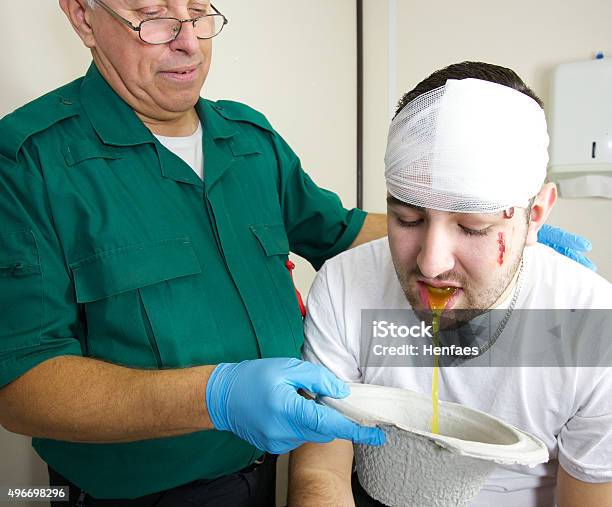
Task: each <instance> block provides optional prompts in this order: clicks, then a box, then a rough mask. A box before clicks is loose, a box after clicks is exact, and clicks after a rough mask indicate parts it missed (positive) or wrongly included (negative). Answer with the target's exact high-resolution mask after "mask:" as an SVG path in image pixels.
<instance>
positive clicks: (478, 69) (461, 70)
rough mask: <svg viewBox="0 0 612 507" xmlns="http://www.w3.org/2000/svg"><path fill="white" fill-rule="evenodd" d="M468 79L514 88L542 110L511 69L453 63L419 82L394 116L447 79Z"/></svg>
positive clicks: (401, 101)
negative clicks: (533, 101)
mask: <svg viewBox="0 0 612 507" xmlns="http://www.w3.org/2000/svg"><path fill="white" fill-rule="evenodd" d="M468 78H474V79H482V80H483V81H491V82H492V83H497V84H500V85H503V86H507V87H508V88H514V89H515V90H517V91H519V92H521V93H524V94H525V95H527V96H528V97H531V98H532V99H533V100H535V101H536V102H537V103H538V104H539V106H540V107H542V108H543V105H542V101H541V100H540V98H539V97H538V96H537V95H536V94H535V93H534V92H533V90H531V88H529V87H528V86H527V85H526V84H525V83H524V82H523V80H522V79H521V78H520V77H519V76H518V74H517V73H516V72H514V71H513V70H512V69H507V68H506V67H500V66H499V65H493V64H490V63H483V62H462V63H454V64H453V65H449V66H448V67H445V68H443V69H440V70H437V71H435V72H434V73H433V74H432V75H431V76H429V77H427V78H425V79H424V80H423V81H421V82H420V83H419V84H418V85H416V86H415V87H414V88H413V89H412V90H410V91H409V92H408V93H406V94H405V95H404V96H403V97H402V98H401V100H400V101H399V104H398V105H397V111H396V112H395V114H396V115H397V114H398V113H399V112H400V111H401V110H402V109H404V107H406V105H407V104H408V103H409V102H410V101H412V100H414V99H416V98H417V97H418V96H419V95H423V94H424V93H427V92H430V91H431V90H435V89H436V88H440V87H441V86H444V85H445V84H446V81H447V80H448V79H468Z"/></svg>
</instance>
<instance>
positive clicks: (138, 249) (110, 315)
mask: <svg viewBox="0 0 612 507" xmlns="http://www.w3.org/2000/svg"><path fill="white" fill-rule="evenodd" d="M70 267H71V269H72V273H73V276H74V285H75V292H76V299H77V303H79V304H81V305H83V308H84V312H85V318H86V322H87V353H88V355H90V356H92V357H97V358H100V359H104V360H108V361H111V362H113V363H116V364H124V365H126V366H132V367H142V368H162V367H169V366H177V364H175V363H177V362H179V363H180V362H181V361H182V360H187V361H188V360H189V359H190V358H189V352H190V351H189V350H188V349H187V348H186V347H185V346H183V350H184V354H185V357H186V358H187V359H185V358H176V357H172V349H173V348H175V349H180V348H181V347H180V346H179V345H180V344H178V345H177V344H176V341H180V335H181V333H180V331H181V330H180V329H175V328H176V327H177V325H178V324H180V322H177V320H178V321H182V320H183V319H181V318H180V317H181V313H180V312H183V311H184V312H185V315H186V316H187V317H188V315H189V311H190V310H189V309H190V308H191V307H192V306H193V304H194V299H195V296H194V295H195V294H197V293H198V290H197V288H198V285H197V284H198V283H199V280H198V278H199V277H197V276H192V275H198V274H200V273H201V272H202V270H201V267H200V264H199V262H198V259H197V257H196V254H195V251H194V249H193V245H192V243H191V240H190V239H188V238H177V239H169V240H162V241H155V242H148V243H142V244H137V245H130V246H127V247H123V248H118V249H115V250H109V251H103V252H99V253H97V254H95V255H93V256H91V257H87V258H85V259H82V260H79V261H77V262H74V263H72V264H71V265H70ZM177 312H178V313H177ZM196 313H197V312H195V311H194V315H195V314H196ZM177 316H178V317H179V318H178V319H177ZM185 320H187V321H188V322H187V323H185V325H187V324H188V323H190V322H193V320H191V321H190V320H189V319H188V318H186V319H185ZM172 340H175V343H174V345H173V344H172ZM167 351H168V352H167Z"/></svg>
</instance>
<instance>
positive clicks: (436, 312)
mask: <svg viewBox="0 0 612 507" xmlns="http://www.w3.org/2000/svg"><path fill="white" fill-rule="evenodd" d="M456 290H457V289H456V288H455V287H441V288H437V287H431V286H430V285H428V286H427V292H428V295H429V308H430V309H431V311H432V312H433V321H432V327H433V344H434V347H439V346H440V316H441V315H442V312H443V311H444V309H445V308H446V305H447V304H448V300H449V299H450V298H451V296H452V295H453V294H454V293H455V291H456ZM439 365H440V358H439V356H438V355H437V354H434V369H433V377H432V380H431V403H432V416H431V432H432V433H434V434H436V435H437V434H438V433H439V432H440V416H439V413H438V406H439V399H438V386H439V382H440V381H439V378H438V371H439Z"/></svg>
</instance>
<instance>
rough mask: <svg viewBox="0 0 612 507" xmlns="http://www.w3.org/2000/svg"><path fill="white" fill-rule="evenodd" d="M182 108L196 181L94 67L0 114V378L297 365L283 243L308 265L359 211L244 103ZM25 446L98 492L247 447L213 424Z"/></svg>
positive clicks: (192, 472) (185, 475)
mask: <svg viewBox="0 0 612 507" xmlns="http://www.w3.org/2000/svg"><path fill="white" fill-rule="evenodd" d="M197 112H198V115H199V117H200V120H201V122H202V127H203V132H204V134H203V143H204V144H203V147H204V157H205V164H204V173H205V177H204V180H205V181H204V183H202V181H201V180H200V179H199V178H198V176H197V175H196V174H195V173H194V171H193V170H192V169H191V168H190V167H189V166H188V165H187V164H185V163H184V162H183V161H182V160H181V159H180V158H178V157H177V156H175V155H174V154H173V153H171V152H170V151H168V150H167V149H166V148H164V147H163V146H162V145H161V144H160V143H159V142H158V141H157V140H156V139H155V137H154V136H153V135H152V134H151V133H150V131H149V130H148V129H147V128H146V127H145V126H144V125H143V123H142V122H141V121H140V120H139V119H138V118H137V116H136V115H135V114H134V112H133V110H132V109H131V108H130V107H129V106H128V105H127V104H126V103H125V102H123V101H122V100H121V98H120V97H119V96H118V95H116V94H115V93H114V91H113V90H112V89H111V88H110V86H109V85H108V84H107V83H106V81H105V80H104V79H103V78H102V76H101V75H100V73H99V72H98V70H97V69H96V67H95V66H94V65H92V66H91V68H90V69H89V71H88V73H87V75H86V76H85V77H84V78H81V79H78V80H76V81H74V82H72V83H70V84H68V85H66V86H64V87H62V88H60V89H58V90H56V91H54V92H51V93H49V94H47V95H45V96H43V97H41V98H39V99H37V100H35V101H33V102H31V103H30V104H28V105H26V106H24V107H23V108H20V109H18V110H17V111H15V112H14V113H12V114H10V115H8V116H6V117H5V118H3V119H2V120H1V121H0V386H3V385H5V384H7V383H9V382H11V381H12V380H14V379H15V378H17V377H19V376H20V375H22V374H23V373H25V372H26V371H28V370H29V369H31V368H33V367H34V366H36V365H37V364H39V363H41V362H42V361H45V360H47V359H49V358H52V357H56V356H62V355H78V356H80V355H82V356H88V357H94V358H99V359H102V360H105V361H108V362H112V363H116V364H120V365H125V366H128V367H133V368H145V369H153V368H183V367H188V366H193V365H204V364H216V363H219V362H235V361H241V360H244V359H253V358H259V357H279V356H282V357H299V355H300V348H301V346H302V341H303V332H302V319H301V315H300V310H299V308H298V304H297V301H296V295H295V291H294V287H293V284H292V280H291V277H290V274H289V272H288V270H287V268H286V267H285V261H286V260H287V256H288V254H289V251H290V250H291V251H293V252H296V253H297V254H299V255H302V256H304V257H305V258H306V259H308V260H309V261H310V262H311V263H312V264H313V266H315V268H318V267H319V266H321V264H322V263H323V262H324V261H325V260H326V259H328V258H329V257H332V256H333V255H335V254H337V253H339V252H341V251H343V250H345V249H346V248H347V247H348V246H349V245H350V244H351V242H352V241H353V240H354V238H355V237H356V235H357V233H358V232H359V230H360V229H361V226H362V224H363V220H364V218H365V213H364V212H362V211H360V210H357V209H354V210H352V211H348V210H346V209H344V208H343V207H342V205H341V203H340V200H339V199H338V197H337V196H336V195H335V194H333V193H331V192H328V191H326V190H322V189H321V188H319V187H317V186H316V185H315V184H314V183H313V182H312V180H311V179H310V178H309V177H308V175H307V174H306V173H305V172H304V171H303V170H302V168H301V166H300V161H299V160H298V158H297V156H296V155H295V154H294V153H293V152H292V151H291V149H290V148H289V146H288V145H287V144H286V143H285V142H284V141H283V139H282V138H281V137H280V136H279V135H278V134H277V133H276V132H275V131H274V129H273V128H272V127H271V126H270V124H269V123H268V121H267V120H266V119H265V118H264V116H262V115H261V114H260V113H258V112H256V111H254V110H253V109H250V108H249V107H247V106H245V105H243V104H240V103H236V102H229V101H219V102H211V101H208V100H204V99H201V100H200V101H199V102H198V104H197ZM64 381H65V382H70V381H71V379H70V378H66V379H64ZM95 381H96V380H95V378H92V379H91V382H92V383H94V382H95ZM118 395H121V394H120V393H119V394H118ZM203 396H204V393H203ZM33 445H34V448H35V449H36V451H37V452H38V454H40V456H41V457H42V458H43V459H44V460H45V461H46V462H48V463H49V464H50V465H51V467H53V468H54V469H56V470H57V471H58V472H59V473H60V474H62V475H64V476H65V477H66V478H68V479H69V480H71V481H72V482H74V483H75V484H77V485H78V486H79V487H81V488H83V489H84V490H86V491H87V492H89V493H90V494H92V495H93V496H94V497H99V498H123V497H136V496H140V495H144V494H148V493H151V492H155V491H160V490H163V489H166V488H169V487H173V486H177V485H180V484H184V483H187V482H189V481H192V480H195V479H198V478H214V477H217V476H221V475H224V474H228V473H231V472H234V471H236V470H239V469H241V468H243V467H245V466H247V465H248V464H250V463H251V462H253V461H254V460H255V459H256V458H257V457H259V456H260V455H261V451H259V450H257V449H256V448H254V447H252V446H251V445H249V444H247V443H246V442H245V441H243V440H241V439H239V438H238V437H236V436H234V435H233V434H232V433H229V432H219V431H202V432H197V433H192V434H189V435H185V436H181V437H176V438H164V439H156V440H147V441H142V442H134V443H127V444H82V443H69V442H61V441H54V440H48V439H34V440H33Z"/></svg>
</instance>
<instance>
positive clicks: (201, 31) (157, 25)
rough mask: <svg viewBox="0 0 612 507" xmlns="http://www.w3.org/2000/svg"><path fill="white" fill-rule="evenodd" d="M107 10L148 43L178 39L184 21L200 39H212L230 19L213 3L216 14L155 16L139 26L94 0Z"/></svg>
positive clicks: (100, 0) (211, 5)
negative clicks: (186, 17) (179, 16)
mask: <svg viewBox="0 0 612 507" xmlns="http://www.w3.org/2000/svg"><path fill="white" fill-rule="evenodd" d="M94 2H96V3H97V4H98V5H100V6H101V7H102V8H103V9H104V10H106V12H108V13H109V14H110V15H111V16H112V17H114V18H115V19H116V20H118V21H120V22H121V23H123V24H124V25H126V26H128V27H129V28H131V29H132V30H134V31H135V32H138V35H139V36H140V40H142V42H146V43H147V44H153V45H157V44H167V43H168V42H171V41H173V40H174V39H176V38H177V37H178V36H179V34H180V33H181V28H183V23H191V24H192V25H193V29H194V31H195V35H196V37H197V38H198V39H212V38H213V37H215V36H217V35H219V34H220V33H221V30H223V27H224V26H225V25H227V23H228V22H229V20H228V19H227V18H226V17H225V16H224V15H223V14H221V13H220V12H219V11H218V10H217V9H216V8H215V6H214V5H213V4H210V7H211V8H212V9H213V10H214V11H215V12H214V14H205V15H204V16H198V17H197V18H191V19H178V18H166V17H164V18H153V19H146V20H145V21H141V22H140V24H139V25H138V26H134V25H133V24H132V23H131V22H130V21H129V20H127V19H125V18H124V17H123V16H121V15H120V14H118V13H117V12H115V11H114V10H113V9H111V8H110V7H109V6H108V5H106V3H104V2H103V1H102V0H94Z"/></svg>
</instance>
